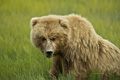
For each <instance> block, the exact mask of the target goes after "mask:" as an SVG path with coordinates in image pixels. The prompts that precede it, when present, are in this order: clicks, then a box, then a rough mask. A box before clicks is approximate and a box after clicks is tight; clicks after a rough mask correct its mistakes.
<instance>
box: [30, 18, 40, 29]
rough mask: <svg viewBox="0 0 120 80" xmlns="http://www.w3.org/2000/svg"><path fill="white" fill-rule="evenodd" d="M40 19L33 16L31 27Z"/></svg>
mask: <svg viewBox="0 0 120 80" xmlns="http://www.w3.org/2000/svg"><path fill="white" fill-rule="evenodd" d="M38 20H39V18H38V17H35V18H32V19H31V21H30V25H31V27H34V26H35V25H36V24H37V22H38Z"/></svg>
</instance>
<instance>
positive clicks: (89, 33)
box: [31, 14, 120, 80]
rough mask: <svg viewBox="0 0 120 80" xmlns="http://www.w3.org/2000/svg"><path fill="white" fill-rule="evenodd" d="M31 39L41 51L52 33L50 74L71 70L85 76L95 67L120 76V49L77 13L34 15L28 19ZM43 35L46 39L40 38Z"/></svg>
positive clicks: (65, 72)
mask: <svg viewBox="0 0 120 80" xmlns="http://www.w3.org/2000/svg"><path fill="white" fill-rule="evenodd" d="M31 25H32V30H31V40H32V42H33V44H34V45H35V46H36V47H38V48H39V49H40V50H41V52H42V53H44V54H45V52H44V51H45V45H47V43H48V42H47V40H48V41H51V40H50V39H51V37H56V40H55V41H54V42H51V45H52V46H53V51H54V53H53V65H52V68H51V71H50V74H51V76H56V77H58V76H59V74H60V73H63V70H64V74H65V75H66V74H69V73H70V74H74V75H76V76H77V79H78V80H79V79H82V80H83V79H87V78H88V76H89V74H90V73H91V72H92V71H93V70H95V69H97V70H99V73H100V74H102V75H101V78H102V79H104V78H105V75H108V74H109V73H112V74H115V75H116V76H120V50H119V49H118V48H117V47H116V46H115V45H114V44H112V43H111V42H109V41H107V40H105V39H103V38H102V37H100V36H99V35H98V34H96V32H95V30H94V28H93V26H92V25H91V23H90V22H88V20H86V19H85V18H82V17H81V16H79V15H74V14H72V15H68V16H55V15H49V16H44V17H36V18H33V19H32V20H31ZM41 37H46V42H42V41H41ZM103 76H104V77H103Z"/></svg>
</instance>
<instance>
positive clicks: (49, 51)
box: [46, 50, 53, 58]
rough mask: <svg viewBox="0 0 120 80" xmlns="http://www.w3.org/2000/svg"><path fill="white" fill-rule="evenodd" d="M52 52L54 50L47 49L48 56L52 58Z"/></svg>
mask: <svg viewBox="0 0 120 80" xmlns="http://www.w3.org/2000/svg"><path fill="white" fill-rule="evenodd" d="M52 54H53V51H52V50H47V51H46V56H47V57H48V58H50V57H51V56H52Z"/></svg>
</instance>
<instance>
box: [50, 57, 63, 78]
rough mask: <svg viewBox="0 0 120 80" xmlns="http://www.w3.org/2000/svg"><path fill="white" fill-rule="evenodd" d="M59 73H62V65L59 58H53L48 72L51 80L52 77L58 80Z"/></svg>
mask: <svg viewBox="0 0 120 80" xmlns="http://www.w3.org/2000/svg"><path fill="white" fill-rule="evenodd" d="M60 73H62V64H61V60H60V56H53V61H52V68H51V70H50V77H51V79H53V78H54V77H56V78H57V79H58V76H59V74H60Z"/></svg>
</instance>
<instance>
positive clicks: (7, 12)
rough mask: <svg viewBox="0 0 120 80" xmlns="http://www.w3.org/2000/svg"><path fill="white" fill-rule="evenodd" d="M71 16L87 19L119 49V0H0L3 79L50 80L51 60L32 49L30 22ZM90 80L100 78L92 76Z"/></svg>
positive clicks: (69, 79)
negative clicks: (49, 16) (37, 19)
mask: <svg viewBox="0 0 120 80" xmlns="http://www.w3.org/2000/svg"><path fill="white" fill-rule="evenodd" d="M71 13H76V14H81V15H82V16H84V17H86V18H87V19H88V20H89V21H90V22H91V23H92V24H93V26H94V28H95V30H96V32H97V33H98V34H99V35H101V36H102V37H103V38H105V39H108V40H109V41H111V42H113V43H114V44H115V45H116V46H118V47H119V48H120V0H0V80H49V69H50V67H51V59H47V58H46V57H45V56H44V55H43V54H42V53H40V51H39V50H38V49H36V48H34V47H33V46H32V44H31V41H30V19H31V18H32V17H35V16H43V15H48V14H59V15H67V14H71ZM112 78H113V80H118V79H116V78H115V77H112ZM59 80H75V77H74V76H71V75H68V76H67V77H63V76H61V77H60V79H59ZM89 80H99V78H98V76H97V75H95V74H92V75H91V76H90V78H89Z"/></svg>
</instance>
